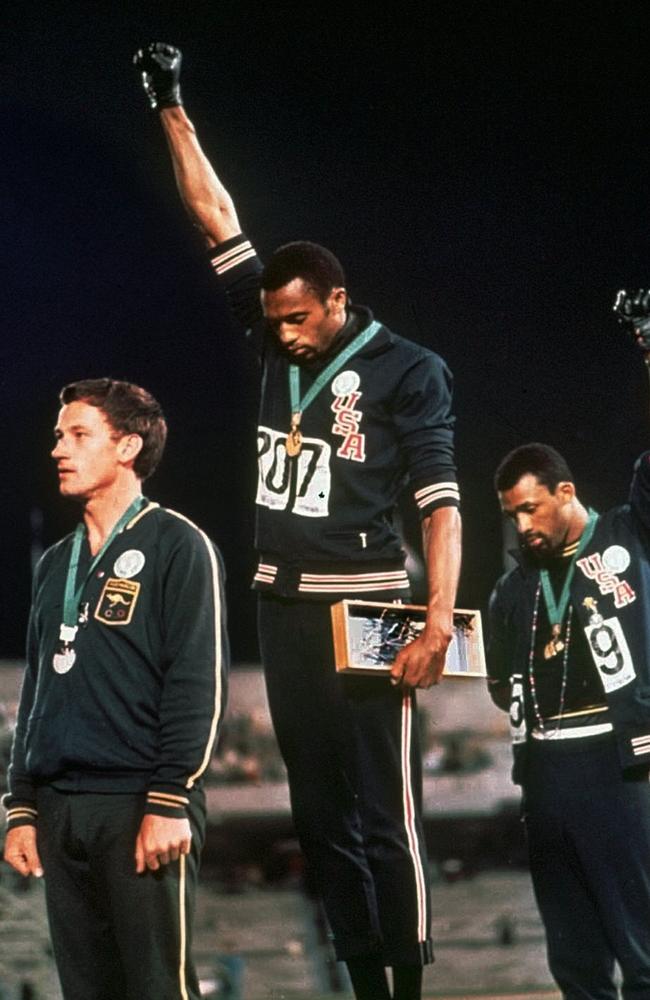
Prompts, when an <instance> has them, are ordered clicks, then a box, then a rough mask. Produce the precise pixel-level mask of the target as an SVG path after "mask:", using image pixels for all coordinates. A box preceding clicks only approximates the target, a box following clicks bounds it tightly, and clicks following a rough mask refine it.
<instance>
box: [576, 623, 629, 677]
mask: <svg viewBox="0 0 650 1000" xmlns="http://www.w3.org/2000/svg"><path fill="white" fill-rule="evenodd" d="M585 635H586V636H587V642H588V643H589V650H590V652H591V655H592V657H593V660H594V663H595V664H596V666H597V668H598V672H599V674H600V677H601V680H602V682H603V687H604V688H605V691H606V692H610V691H616V690H618V688H622V687H625V685H626V684H629V683H630V682H631V681H633V680H634V678H635V677H636V671H635V669H634V664H633V662H632V657H631V655H630V650H629V647H628V644H627V640H626V638H625V634H624V632H623V629H622V628H621V623H620V622H619V620H618V618H608V619H606V620H603V619H601V620H600V621H599V622H597V623H595V624H592V625H587V627H586V628H585Z"/></svg>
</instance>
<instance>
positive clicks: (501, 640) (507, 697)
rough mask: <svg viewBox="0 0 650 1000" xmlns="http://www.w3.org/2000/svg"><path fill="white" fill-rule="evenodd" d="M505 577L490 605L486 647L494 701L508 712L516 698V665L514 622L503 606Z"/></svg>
mask: <svg viewBox="0 0 650 1000" xmlns="http://www.w3.org/2000/svg"><path fill="white" fill-rule="evenodd" d="M503 587H504V583H503V578H502V579H501V580H500V581H499V582H498V583H497V585H496V587H495V588H494V590H493V591H492V594H491V596H490V603H489V607H488V628H487V633H488V642H487V648H486V661H487V685H488V692H489V694H490V697H491V698H492V701H493V702H494V704H495V705H496V706H497V707H498V708H502V709H503V711H504V712H508V711H509V710H510V704H511V701H512V694H511V687H512V685H511V681H510V677H511V674H512V673H513V670H514V668H515V664H514V662H513V651H512V648H511V641H509V640H511V639H512V632H513V628H512V626H509V625H508V621H507V615H506V612H505V609H504V606H503Z"/></svg>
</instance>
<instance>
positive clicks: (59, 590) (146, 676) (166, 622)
mask: <svg viewBox="0 0 650 1000" xmlns="http://www.w3.org/2000/svg"><path fill="white" fill-rule="evenodd" d="M71 545H72V535H68V536H67V537H66V538H64V539H62V540H61V541H60V542H58V543H57V544H56V545H54V546H53V547H52V548H50V549H48V551H47V552H46V553H45V554H44V555H43V557H42V559H41V561H40V563H39V565H38V567H37V570H36V573H35V578H34V585H33V604H32V610H31V616H30V622H29V631H28V649H27V666H26V671H25V676H24V681H23V688H22V694H21V700H20V707H19V712H18V719H17V725H16V731H15V737H14V743H13V751H12V759H11V764H10V767H9V774H8V782H9V793H8V795H7V796H6V797H5V806H6V808H7V820H8V825H9V826H10V827H11V826H17V825H21V824H26V823H35V822H36V790H37V787H38V786H39V785H41V784H47V785H51V786H53V787H55V788H57V789H60V790H62V791H88V792H146V795H147V804H146V810H145V811H146V812H149V813H154V814H157V815H167V816H172V817H174V816H179V815H182V814H184V811H185V806H186V805H187V803H188V794H189V793H190V791H191V790H192V788H194V787H196V785H197V783H199V782H200V781H201V776H202V775H203V773H204V771H205V769H206V768H207V766H208V764H209V761H210V756H211V752H212V748H213V746H214V742H215V738H216V735H217V729H218V726H219V722H220V720H221V717H222V715H223V711H224V705H225V695H226V678H227V668H228V643H227V637H226V622H225V609H224V603H223V589H222V588H223V582H222V581H223V572H222V568H221V560H220V556H219V554H218V552H217V550H216V548H215V547H214V545H213V544H212V542H211V541H210V540H209V539H208V537H207V536H206V535H205V534H204V533H203V532H202V531H201V530H200V529H199V528H197V527H196V526H195V525H193V524H192V523H191V522H190V521H188V520H187V519H186V518H184V517H183V516H182V515H180V514H176V513H175V512H173V511H169V510H165V509H163V508H161V507H159V506H158V505H157V504H154V503H149V502H146V505H145V506H144V507H143V508H142V509H141V510H140V512H139V513H138V514H136V515H135V516H134V517H133V519H132V520H131V521H130V522H129V523H128V524H127V526H126V528H125V529H124V530H123V531H122V532H120V534H118V535H117V536H116V538H114V539H113V541H112V543H111V544H110V546H109V548H108V549H107V551H106V552H105V553H104V556H103V557H102V559H101V561H100V563H99V564H98V566H97V567H96V568H95V570H94V571H93V574H92V577H91V578H90V579H89V580H88V582H87V583H86V586H85V588H84V592H83V594H82V597H81V606H80V624H79V627H78V631H77V635H76V638H75V642H74V648H75V652H76V661H75V663H74V665H73V666H72V668H71V669H70V670H69V671H68V672H67V673H63V674H60V673H57V672H56V671H55V670H54V668H53V657H54V655H55V653H56V652H57V650H58V649H59V646H60V642H59V626H60V624H61V621H62V605H63V592H64V586H65V579H66V573H67V568H68V562H69V558H70V549H71ZM125 553H129V556H127V557H126V558H125V557H124V554H125ZM134 553H135V558H134V555H133V554H134ZM121 557H122V558H121ZM89 564H90V553H89V550H88V546H87V542H85V543H84V549H82V558H81V562H80V566H79V573H78V579H79V580H80V579H81V577H82V575H83V574H85V572H86V570H87V568H88V566H89ZM134 570H137V572H134Z"/></svg>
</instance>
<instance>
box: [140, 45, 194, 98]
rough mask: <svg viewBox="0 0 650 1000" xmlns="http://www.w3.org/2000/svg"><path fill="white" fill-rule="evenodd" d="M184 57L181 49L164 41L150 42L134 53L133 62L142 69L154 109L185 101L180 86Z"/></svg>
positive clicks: (144, 83) (146, 89)
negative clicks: (182, 98)
mask: <svg viewBox="0 0 650 1000" xmlns="http://www.w3.org/2000/svg"><path fill="white" fill-rule="evenodd" d="M182 58H183V57H182V55H181V51H180V49H177V48H175V47H174V46H173V45H165V43H164V42H150V44H149V45H147V47H146V48H144V49H138V51H137V52H136V54H135V55H134V57H133V62H134V64H135V65H136V66H137V67H138V69H141V70H142V84H143V86H144V89H145V93H146V95H147V97H148V98H149V103H150V104H151V107H152V108H153V110H154V111H158V110H160V108H174V107H177V106H178V105H179V104H182V103H183V102H182V100H181V86H180V77H181V60H182Z"/></svg>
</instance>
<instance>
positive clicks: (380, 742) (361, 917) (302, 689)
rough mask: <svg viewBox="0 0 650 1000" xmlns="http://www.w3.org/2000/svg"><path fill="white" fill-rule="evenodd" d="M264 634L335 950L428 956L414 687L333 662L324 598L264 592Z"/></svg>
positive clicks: (281, 736)
mask: <svg viewBox="0 0 650 1000" xmlns="http://www.w3.org/2000/svg"><path fill="white" fill-rule="evenodd" d="M260 642H261V647H262V659H263V662H264V668H265V675H266V684H267V691H268V697H269V705H270V708H271V715H272V718H273V724H274V726H275V732H276V735H277V738H278V742H279V744H280V749H281V751H282V755H283V757H284V760H285V763H286V765H287V770H288V774H289V785H290V790H291V805H292V812H293V819H294V823H295V826H296V830H297V833H298V836H299V839H300V844H301V847H302V849H303V852H304V854H305V856H306V858H307V861H308V864H309V865H310V868H311V871H312V873H313V875H314V877H315V880H316V884H317V885H318V887H319V891H320V893H321V896H322V899H323V902H324V905H325V909H326V912H327V915H328V919H329V922H330V925H331V928H332V931H333V934H334V944H335V948H336V953H337V957H338V958H339V959H348V958H353V957H355V956H360V955H366V954H377V955H381V957H382V958H383V960H384V964H385V965H394V964H396V963H409V964H413V965H417V964H425V963H426V962H429V961H432V958H433V955H432V947H431V940H430V937H429V923H430V910H429V881H428V871H427V859H426V853H425V848H424V838H423V834H422V822H421V784H422V775H421V761H420V749H419V740H418V732H417V721H416V718H415V697H414V695H412V694H406V695H405V694H404V693H403V692H402V691H401V690H399V689H397V688H393V687H391V685H390V682H389V681H388V679H387V678H385V677H349V676H347V677H346V676H341V675H339V674H337V673H336V671H335V668H334V658H333V646H332V628H331V622H330V606H329V604H327V603H324V602H323V603H321V602H318V603H316V602H314V603H309V602H306V601H293V600H285V599H282V598H276V597H272V596H267V595H264V596H262V597H261V599H260Z"/></svg>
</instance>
